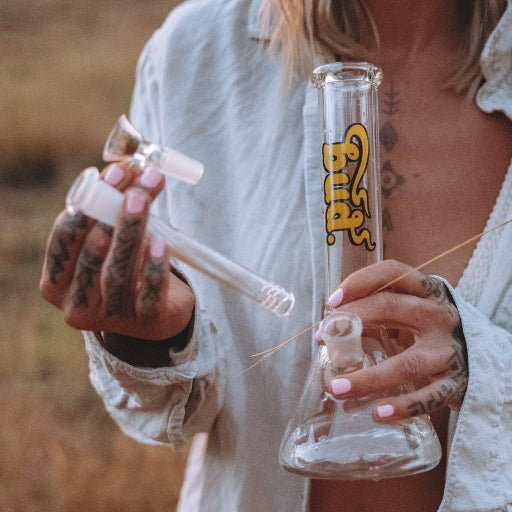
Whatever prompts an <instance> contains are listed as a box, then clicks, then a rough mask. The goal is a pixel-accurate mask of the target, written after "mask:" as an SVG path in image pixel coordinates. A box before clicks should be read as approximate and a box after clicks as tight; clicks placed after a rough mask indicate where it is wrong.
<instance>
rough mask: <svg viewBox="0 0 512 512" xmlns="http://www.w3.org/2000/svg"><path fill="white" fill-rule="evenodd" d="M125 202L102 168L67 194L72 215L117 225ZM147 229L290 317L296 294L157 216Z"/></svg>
mask: <svg viewBox="0 0 512 512" xmlns="http://www.w3.org/2000/svg"><path fill="white" fill-rule="evenodd" d="M122 202H123V194H122V193H121V192H119V191H118V190H116V189H115V188H113V187H111V186H110V185H108V184H107V183H105V182H104V181H102V180H100V179H99V172H98V169H96V168H95V167H89V168H87V169H85V170H84V171H82V173H81V174H80V175H79V176H78V178H77V179H76V180H75V182H74V183H73V185H72V186H71V188H70V190H69V192H68V194H67V197H66V209H67V210H68V211H69V212H70V213H72V214H73V213H76V212H78V211H81V212H83V213H85V214H86V215H88V216H89V217H92V218H95V219H97V220H99V221H101V222H104V223H105V224H108V225H111V226H113V225H115V223H116V218H117V214H118V213H119V210H120V208H121V205H122ZM147 229H148V232H149V233H151V234H154V235H157V236H159V237H160V238H161V239H162V240H163V241H164V242H165V243H166V244H167V245H168V247H169V249H170V250H171V254H172V256H173V257H175V258H177V259H179V260H180V261H183V262H184V263H186V264H188V265H190V266H191V267H194V268H195V269H197V270H199V271H201V272H203V273H204V274H206V275H207V276H209V277H211V278H213V279H215V280H217V281H219V282H220V283H222V284H224V285H226V286H229V287H230V288H232V289H233V290H236V291H238V292H240V293H242V294H243V295H245V296H247V297H249V298H251V299H253V300H254V301H256V302H257V303H259V304H260V305H261V306H263V307H264V308H266V309H268V310H269V311H271V312H272V313H275V314H276V315H278V316H286V315H288V314H289V313H290V311H291V310H292V308H293V306H294V304H295V298H294V296H293V294H292V293H290V292H288V291H287V290H285V289H284V288H281V287H280V286H278V285H276V284H274V283H271V282H269V281H266V280H265V279H263V278H262V277H260V276H259V275H257V274H255V273H254V272H252V271H250V270H248V269H246V268H245V267H242V266H240V265H238V264H236V263H234V262H232V261H231V260H229V259H227V258H225V257H224V256H222V255H220V254H219V253H217V252H215V251H214V250H212V249H210V248H209V247H207V246H205V245H203V244H201V243H199V242H197V241H196V240H194V239H193V238H191V237H190V236H188V235H186V234H184V233H182V232H181V231H179V230H177V229H175V228H173V227H172V226H170V225H168V224H166V223H164V222H163V221H161V220H160V219H158V218H157V217H154V216H150V218H149V220H148V226H147Z"/></svg>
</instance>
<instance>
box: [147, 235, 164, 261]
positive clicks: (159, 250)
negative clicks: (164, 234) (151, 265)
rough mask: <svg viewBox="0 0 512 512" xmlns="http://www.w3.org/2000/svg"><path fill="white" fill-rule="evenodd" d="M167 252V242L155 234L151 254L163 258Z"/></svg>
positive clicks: (152, 239)
mask: <svg viewBox="0 0 512 512" xmlns="http://www.w3.org/2000/svg"><path fill="white" fill-rule="evenodd" d="M164 252H165V243H164V241H163V240H162V239H161V238H159V237H157V236H154V237H153V238H151V246H150V254H151V256H152V257H153V258H161V257H162V256H163V255H164Z"/></svg>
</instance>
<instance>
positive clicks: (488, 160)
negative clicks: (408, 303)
mask: <svg viewBox="0 0 512 512" xmlns="http://www.w3.org/2000/svg"><path fill="white" fill-rule="evenodd" d="M380 125H381V129H380V145H381V181H382V184H381V189H382V206H383V210H382V215H383V236H384V256H385V257H386V258H394V259H398V260H400V261H403V262H405V263H408V264H410V265H412V266H417V265H420V264H422V263H423V262H425V261H427V260H429V259H431V258H433V257H435V256H437V255H438V254H441V253H442V252H444V251H446V250H447V249H449V248H451V247H452V246H454V245H456V244H458V243H460V242H462V241H464V240H466V239H468V238H470V237H472V236H474V235H476V234H478V233H479V232H481V231H482V230H483V229H484V227H485V224H486V222H487V219H488V217H489V214H490V213H491V210H492V208H493V206H494V204H495V201H496V198H497V195H498V193H499V190H500V188H501V184H502V182H503V179H504V176H505V174H506V171H507V168H508V166H509V165H510V160H511V157H512V124H511V123H510V122H509V121H506V120H505V119H504V118H503V117H501V116H500V115H488V114H484V113H482V112H481V111H479V110H478V108H477V107H476V106H475V105H474V104H473V103H470V102H468V101H467V100H465V99H461V98H458V97H456V96H455V95H451V94H449V93H443V94H436V95H434V94H432V93H429V92H428V91H426V90H421V89H420V90H419V91H416V92H415V93H412V94H411V93H409V94H406V93H404V92H401V91H400V89H399V87H398V86H396V85H395V84H394V83H393V82H391V83H389V84H386V85H385V84H383V86H382V90H381V91H380ZM474 246H475V244H473V245H469V246H466V247H464V248H462V249H459V250H458V251H457V252H455V253H453V254H451V255H449V256H446V257H444V258H442V259H440V260H438V261H437V262H436V263H434V264H432V265H431V266H430V267H428V268H426V269H425V271H426V272H427V273H436V274H439V275H442V276H443V277H446V278H447V279H448V280H449V281H450V282H451V283H452V284H453V285H456V284H457V281H458V279H459V278H460V276H461V275H462V272H463V271H464V268H465V267H466V265H467V261H468V259H469V258H470V256H471V254H472V251H473V250H474Z"/></svg>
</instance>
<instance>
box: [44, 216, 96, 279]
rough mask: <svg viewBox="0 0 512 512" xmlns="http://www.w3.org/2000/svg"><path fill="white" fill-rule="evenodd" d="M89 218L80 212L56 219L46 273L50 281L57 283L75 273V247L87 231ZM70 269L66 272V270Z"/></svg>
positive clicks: (49, 245) (48, 252)
mask: <svg viewBox="0 0 512 512" xmlns="http://www.w3.org/2000/svg"><path fill="white" fill-rule="evenodd" d="M88 226H89V218H88V217H86V216H85V215H83V214H81V213H78V214H76V215H70V214H69V213H64V214H63V216H62V217H59V219H58V220H57V221H56V223H55V226H54V230H53V233H52V236H51V238H50V239H49V241H48V247H47V251H46V262H45V267H44V270H43V272H44V274H45V275H46V278H47V279H48V281H49V282H50V283H52V284H57V281H58V279H60V278H62V277H65V275H66V274H68V279H63V281H64V282H67V281H68V280H69V278H70V275H72V273H73V268H74V265H73V261H72V260H73V248H74V247H76V246H77V245H78V244H79V243H80V242H81V240H82V239H83V237H85V235H86V233H87V228H88ZM67 269H68V271H67V272H66V270H67Z"/></svg>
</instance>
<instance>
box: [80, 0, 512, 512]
mask: <svg viewBox="0 0 512 512" xmlns="http://www.w3.org/2000/svg"><path fill="white" fill-rule="evenodd" d="M258 9H259V0H189V1H187V2H185V3H184V4H182V5H181V6H179V7H178V8H176V9H175V10H174V11H173V12H172V13H171V15H170V16H169V18H168V19H167V20H166V22H165V23H164V25H163V26H162V27H161V28H160V29H159V30H157V31H156V32H155V34H154V36H153V37H152V38H151V40H150V41H149V42H148V44H147V46H146V48H145V49H144V51H143V53H142V56H141V58H140V61H139V65H138V70H137V81H136V87H135V91H134V97H133V104H132V110H131V120H132V122H133V123H134V125H135V126H136V127H137V128H138V129H139V130H140V131H141V132H142V133H143V135H144V136H145V137H146V138H148V139H150V140H153V141H155V142H158V143H161V144H166V145H169V146H171V147H173V148H175V149H177V150H179V151H182V152H184V153H186V154H188V155H190V156H191V157H193V158H196V159H197V160H199V161H201V162H203V163H204V164H205V175H204V177H203V179H202V180H201V181H200V182H199V183H198V184H197V185H195V186H191V185H187V184H184V183H180V182H177V181H174V180H172V179H168V181H167V186H166V189H165V192H164V193H162V194H161V196H160V197H159V199H158V202H157V204H156V205H155V209H154V210H155V212H156V213H157V214H158V215H160V216H161V217H163V218H165V219H167V220H172V223H173V225H175V226H177V227H178V228H179V229H181V230H183V231H184V232H186V233H188V234H190V235H192V236H194V237H195V238H196V239H198V240H199V241H201V242H202V243H204V244H206V245H209V246H210V247H212V248H213V249H216V250H217V251H219V252H220V253H221V254H224V255H226V256H228V257H229V258H230V259H232V260H234V261H235V262H237V263H240V264H242V265H244V266H246V267H248V268H250V269H252V270H254V271H256V272H258V273H259V274H260V275H262V276H264V277H265V278H267V279H269V280H271V281H274V282H276V283H278V284H280V285H281V286H283V287H285V288H287V289H289V290H290V291H292V292H293V293H294V294H295V296H296V298H297V302H296V306H295V308H294V309H293V311H292V313H291V314H290V316H288V317H286V318H284V319H283V318H278V317H276V316H275V315H273V314H272V313H269V312H267V311H266V310H264V309H263V308H261V307H260V306H258V305H256V304H255V303H253V302H251V301H250V300H249V299H246V298H245V297H243V296H241V295H239V294H235V293H234V292H231V291H229V290H228V289H226V288H225V287H222V286H221V285H219V284H218V283H216V282H214V281H212V280H211V279H209V278H206V277H204V276H202V275H201V274H199V273H198V272H196V271H194V270H192V269H190V268H187V267H186V266H185V265H181V270H182V271H183V272H184V273H185V274H186V276H187V278H188V279H189V281H190V283H191V285H192V286H193V288H194V291H195V293H196V297H197V308H196V316H195V323H194V328H193V334H192V338H191V340H190V342H189V344H188V345H187V347H186V348H185V349H184V350H183V351H181V352H171V360H172V365H171V366H170V367H164V368H157V369H150V368H137V367H133V366H130V365H129V364H127V363H125V362H123V361H120V360H119V359H117V358H116V357H115V356H113V355H112V354H110V353H108V352H107V351H106V350H104V349H103V348H102V347H101V345H100V344H99V343H98V342H97V340H96V338H95V337H94V335H93V334H92V333H84V335H85V338H86V346H87V350H88V354H89V356H90V376H91V381H92V384H93V385H94V387H95V389H96V390H97V392H98V393H99V394H100V395H101V396H102V398H103V400H104V403H105V406H106V408H107V410H108V411H109V412H110V414H111V415H112V417H113V418H114V419H115V421H116V422H117V423H118V424H119V425H120V427H121V428H122V429H123V431H125V432H126V433H127V434H128V435H130V436H133V437H134V438H135V439H137V440H139V441H141V442H147V443H166V444H172V445H175V446H180V445H182V444H183V443H185V442H186V440H187V439H190V438H191V437H193V436H196V439H195V441H194V444H193V447H192V450H191V456H190V460H189V465H188V470H187V475H186V482H185V485H184V487H183V490H182V496H181V501H180V508H179V510H180V511H186V512H194V511H203V512H204V511H209V512H210V511H215V512H216V511H226V512H237V511H240V512H258V511H261V512H274V511H275V512H284V511H285V512H295V511H302V510H307V507H308V491H309V481H308V479H306V478H302V477H299V476H296V475H292V474H290V473H288V472H286V471H285V470H283V469H282V468H281V467H280V465H279V463H278V449H279V443H280V440H281V436H282V435H283V433H284V429H285V427H286V424H287V422H288V420H289V418H290V416H291V414H292V413H293V411H294V408H295V406H296V403H297V400H298V398H299V396H300V393H301V390H302V387H303V384H304V379H305V375H306V372H307V370H308V368H309V365H310V362H311V359H312V356H313V354H314V351H315V349H316V342H314V340H313V337H312V335H311V332H308V333H307V334H305V335H303V336H301V337H299V338H298V339H297V340H295V341H294V342H292V343H290V344H288V345H287V346H286V347H284V348H283V349H281V350H280V351H278V352H276V353H275V354H274V355H273V356H272V357H269V358H267V359H266V360H265V361H264V362H262V363H261V364H260V365H258V366H256V367H254V368H251V369H248V368H249V367H250V366H251V365H252V364H253V362H254V358H251V355H254V354H258V353H260V352H262V351H264V350H266V349H269V348H271V347H273V346H275V345H277V344H279V343H280V342H282V341H284V340H285V339H287V338H289V337H290V336H292V335H294V334H296V333H298V332H299V331H301V330H302V329H304V328H306V327H308V326H310V325H312V324H313V323H316V322H317V321H318V320H319V319H320V318H321V315H322V311H323V305H324V304H323V300H324V275H323V263H324V253H323V246H322V244H323V240H324V236H325V234H324V227H323V220H322V215H321V204H322V186H321V183H322V181H321V180H322V170H321V168H320V167H319V144H320V128H319V124H318V123H319V120H318V112H317V91H316V89H314V87H313V86H312V85H311V84H310V83H299V84H295V85H294V87H293V88H292V90H291V91H290V92H289V93H288V94H286V95H284V94H283V93H282V88H281V83H280V68H279V64H278V61H277V60H272V59H270V58H269V56H268V54H267V52H266V50H265V47H264V45H265V42H264V41H263V42H262V35H261V31H260V26H259V19H258ZM263 39H264V38H263ZM482 66H483V70H484V73H485V75H486V78H487V83H486V85H485V86H484V87H483V88H482V89H481V90H480V91H479V94H478V105H479V106H480V108H482V109H483V110H484V111H488V112H491V111H494V110H501V111H503V112H504V113H505V114H506V115H508V116H509V117H510V118H512V3H511V2H510V1H509V3H508V7H507V10H506V13H505V15H504V16H503V18H502V20H501V21H500V24H499V25H498V27H497V28H496V30H495V31H494V33H493V34H492V36H491V38H490V40H489V42H488V44H487V46H486V49H485V52H484V54H483V55H482ZM511 217H512V166H511V169H509V172H508V174H507V177H506V179H505V182H504V184H503V187H502V190H501V193H500V195H499V197H498V199H497V202H496V206H495V208H494V210H493V212H492V215H491V217H490V218H489V222H488V227H490V226H492V225H495V224H497V223H499V222H500V221H504V220H505V219H508V218H511ZM511 252H512V229H511V228H510V227H507V228H503V229H502V230H500V232H499V233H498V232H495V233H494V234H490V235H487V236H486V237H483V238H482V239H481V240H480V242H479V244H478V246H477V248H476V249H475V252H474V255H473V257H472V258H471V260H470V262H469V264H468V267H467V268H466V270H465V272H464V275H463V277H462V278H461V280H460V283H459V285H458V287H457V289H456V290H455V291H453V290H452V291H453V294H454V297H455V301H456V303H457V306H458V308H459V312H460V315H461V319H462V323H463V328H464V334H465V337H466V343H467V347H468V358H469V370H470V378H469V384H468V388H467V392H466V397H465V400H464V404H463V406H462V408H461V410H460V413H459V414H458V418H457V417H455V415H454V417H453V420H454V421H453V425H454V428H453V432H452V434H453V437H452V438H451V444H450V448H449V456H448V463H447V474H446V486H445V493H444V499H443V502H442V504H441V506H440V508H439V511H442V512H447V511H450V512H455V511H461V512H462V511H464V512H470V511H472V512H476V511H486V512H491V511H507V510H508V511H510V510H512V448H511V447H512V404H511V399H512V378H511V377H512V335H511V334H510V333H511V332H512V264H511V256H510V255H511ZM202 433H205V434H207V435H204V434H202ZM447 449H448V448H447ZM162 484H163V485H166V484H167V483H165V482H163V483H162Z"/></svg>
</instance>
